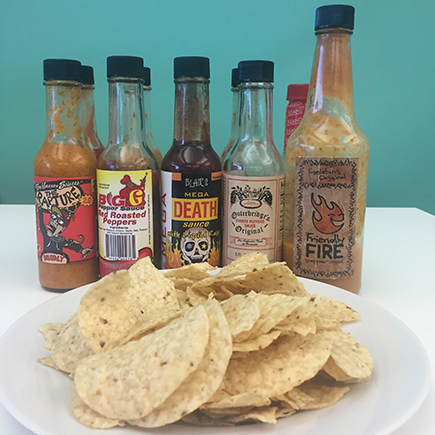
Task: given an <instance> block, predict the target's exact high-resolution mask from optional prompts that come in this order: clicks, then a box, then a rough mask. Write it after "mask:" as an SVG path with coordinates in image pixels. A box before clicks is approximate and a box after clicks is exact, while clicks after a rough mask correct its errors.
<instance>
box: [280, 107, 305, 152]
mask: <svg viewBox="0 0 435 435" xmlns="http://www.w3.org/2000/svg"><path fill="white" fill-rule="evenodd" d="M304 113H305V100H290V101H289V102H288V104H287V108H286V114H285V131H284V151H285V150H286V149H287V141H288V138H289V137H290V136H291V134H292V133H293V132H294V131H295V130H296V129H297V128H298V127H299V124H300V123H301V121H302V118H303V117H304Z"/></svg>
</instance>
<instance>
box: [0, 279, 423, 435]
mask: <svg viewBox="0 0 435 435" xmlns="http://www.w3.org/2000/svg"><path fill="white" fill-rule="evenodd" d="M302 281H303V283H304V284H305V286H306V288H307V290H308V291H309V292H310V293H318V294H320V295H324V296H331V297H333V298H335V299H337V300H341V301H343V302H345V303H347V304H349V305H350V306H351V307H352V308H354V309H356V310H357V311H358V312H359V313H360V314H361V321H360V322H357V323H355V324H349V325H346V327H345V328H343V329H345V330H346V331H348V332H351V333H352V335H353V336H354V337H355V338H356V340H357V341H359V342H360V343H361V344H364V345H366V346H367V347H368V348H369V350H370V352H371V353H372V355H373V359H374V362H375V371H374V373H373V376H372V379H371V380H370V381H369V382H365V383H362V384H356V385H352V386H351V391H350V392H349V393H347V394H346V395H345V396H344V397H343V399H341V400H340V401H339V402H338V403H336V404H335V405H333V406H331V407H328V408H324V409H321V410H315V411H305V412H301V413H298V414H296V415H293V416H291V417H289V418H286V419H282V420H280V421H278V423H277V424H276V425H268V424H254V425H246V426H238V427H225V428H208V427H207V428H200V427H192V426H182V425H176V424H173V425H169V426H166V427H164V428H159V429H139V428H133V427H130V426H128V427H124V428H114V429H107V430H106V431H104V432H103V431H101V434H106V433H107V435H130V434H136V435H137V434H139V433H152V434H162V435H172V434H173V435H187V434H188V435H196V434H198V435H204V434H205V435H208V434H212V435H220V434H222V435H234V434H249V435H255V434H268V435H270V434H277V435H285V434H289V435H290V434H291V435H349V434H352V435H387V434H390V433H391V432H392V431H394V430H395V429H397V428H398V427H399V426H401V425H402V424H403V423H404V422H405V421H406V420H408V419H409V417H411V415H412V414H413V413H414V412H415V411H416V410H417V409H418V407H419V406H420V405H421V403H422V402H423V400H424V398H425V396H426V394H427V391H428V388H429V380H430V368H429V367H430V366H429V360H428V357H427V354H426V352H425V350H424V348H423V346H422V344H421V343H420V341H419V340H418V338H417V337H416V336H415V335H414V333H413V332H412V331H411V330H410V329H409V328H408V327H407V326H405V325H404V324H403V323H402V322H401V321H400V320H398V319H397V318H396V317H394V316H393V315H391V314H390V313H388V312H387V311H385V310H384V309H382V308H380V307H378V306H377V305H375V304H374V303H372V302H370V301H367V300H365V299H363V298H362V297H359V296H356V295H354V294H352V293H349V292H346V291H344V290H341V289H338V288H336V287H332V286H329V285H326V284H322V283H319V282H316V281H311V280H308V279H302ZM88 288H89V286H85V287H82V288H79V289H77V290H74V291H71V292H69V293H65V294H63V295H60V296H58V297H55V298H53V299H51V300H49V301H47V302H45V303H44V304H42V305H40V306H38V307H36V308H34V309H33V310H31V311H30V312H28V313H27V314H25V315H24V316H23V317H22V318H21V319H19V320H18V321H17V322H15V324H13V325H12V326H11V327H10V329H9V330H8V331H7V332H6V333H5V334H4V335H3V337H2V338H1V340H0V400H1V402H2V403H3V405H4V406H5V408H6V409H8V410H9V412H10V413H11V414H12V415H13V416H14V417H15V418H16V419H17V420H18V421H20V422H21V423H22V424H23V425H24V426H26V427H27V428H28V429H30V430H31V431H33V432H34V433H35V434H37V435H90V434H92V435H95V434H96V433H97V432H96V431H95V430H93V429H89V428H87V427H85V426H82V425H81V424H80V423H79V422H78V421H77V420H76V419H75V417H74V415H73V413H72V410H71V406H70V394H71V390H72V380H71V379H70V378H68V377H67V376H66V375H64V374H62V373H60V372H58V371H55V370H53V369H50V368H48V367H44V366H42V365H41V364H39V363H38V359H40V358H42V357H44V356H47V355H48V351H47V350H45V349H44V348H43V341H44V340H43V337H42V334H41V333H39V332H38V328H39V327H40V326H41V325H43V324H44V323H47V322H65V321H66V320H67V318H68V317H69V316H70V315H71V314H72V313H73V312H74V311H75V310H76V309H77V307H78V304H79V302H80V298H81V296H82V295H83V294H84V293H85V292H86V290H87V289H88ZM99 433H100V432H99Z"/></svg>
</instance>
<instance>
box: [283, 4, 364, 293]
mask: <svg viewBox="0 0 435 435" xmlns="http://www.w3.org/2000/svg"><path fill="white" fill-rule="evenodd" d="M353 28H354V8H353V7H352V6H344V5H329V6H322V7H320V8H318V9H317V11H316V23H315V32H316V36H317V44H316V50H315V54H314V62H313V69H312V73H311V80H310V87H309V92H308V103H307V108H306V111H305V115H304V118H303V120H302V122H301V124H300V125H299V127H298V129H297V130H296V131H295V132H294V133H293V134H292V136H291V137H290V139H289V141H288V143H287V151H286V162H287V164H286V198H285V199H286V208H285V234H284V260H285V261H286V262H287V264H288V265H289V266H290V267H291V268H292V269H293V271H294V272H295V273H296V274H297V275H300V276H304V277H308V278H313V279H316V280H319V281H323V282H326V283H329V284H332V285H336V286H338V287H342V288H344V289H346V290H350V291H352V292H354V293H358V292H359V290H360V287H361V268H362V249H363V229H364V215H365V208H366V189H367V175H368V158H369V143H368V140H367V138H366V136H365V135H364V133H363V132H362V131H361V129H360V127H359V126H358V123H357V121H356V119H355V112H354V103H353V85H352V65H351V49H350V36H351V35H352V33H353Z"/></svg>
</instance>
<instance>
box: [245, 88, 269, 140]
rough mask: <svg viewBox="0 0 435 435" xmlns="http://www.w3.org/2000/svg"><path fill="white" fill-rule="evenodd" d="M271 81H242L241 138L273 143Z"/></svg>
mask: <svg viewBox="0 0 435 435" xmlns="http://www.w3.org/2000/svg"><path fill="white" fill-rule="evenodd" d="M272 98H273V85H272V84H271V83H242V84H241V85H240V121H239V125H240V140H241V141H244V140H247V139H248V138H255V139H262V141H264V142H265V143H268V144H272V143H273V138H272V103H273V102H272Z"/></svg>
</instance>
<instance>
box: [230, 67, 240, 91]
mask: <svg viewBox="0 0 435 435" xmlns="http://www.w3.org/2000/svg"><path fill="white" fill-rule="evenodd" d="M239 83H240V80H239V68H233V69H232V70H231V87H232V88H236V87H237V86H239Z"/></svg>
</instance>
